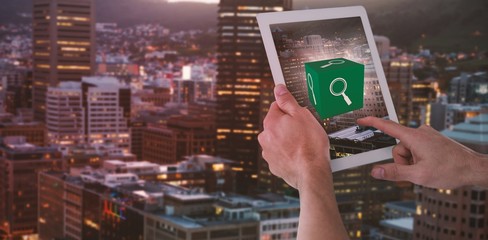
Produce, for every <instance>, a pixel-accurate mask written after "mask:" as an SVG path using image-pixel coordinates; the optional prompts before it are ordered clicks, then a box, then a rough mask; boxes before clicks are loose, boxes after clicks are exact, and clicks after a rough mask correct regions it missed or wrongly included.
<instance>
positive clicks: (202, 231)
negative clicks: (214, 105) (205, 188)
mask: <svg viewBox="0 0 488 240" xmlns="http://www.w3.org/2000/svg"><path fill="white" fill-rule="evenodd" d="M139 169H140V168H139ZM39 181H40V183H41V186H40V188H41V191H40V196H39V199H40V201H41V203H40V208H39V214H40V218H39V233H40V238H42V239H52V238H69V239H94V240H96V239H148V240H149V239H175V240H176V239H201V240H206V239H220V238H222V239H235V240H245V239H296V233H297V227H298V213H299V201H298V199H295V198H289V197H283V196H279V195H275V194H262V195H256V196H245V195H236V194H229V193H223V192H219V193H215V194H214V193H212V194H209V193H205V192H202V191H198V190H196V189H185V188H182V187H178V186H173V185H169V184H162V183H152V182H148V181H142V180H140V179H139V178H138V176H137V175H136V174H132V173H104V174H101V173H100V172H98V173H94V172H91V173H90V172H83V173H81V174H63V173H60V172H54V171H49V172H44V173H41V174H40V176H39ZM53 186H54V187H53ZM61 196H66V197H65V198H62V197H61ZM60 209H65V211H62V210H61V211H60Z"/></svg>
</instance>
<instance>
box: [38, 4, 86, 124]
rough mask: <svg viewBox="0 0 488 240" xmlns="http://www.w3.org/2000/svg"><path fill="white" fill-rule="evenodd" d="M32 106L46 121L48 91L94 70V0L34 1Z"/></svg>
mask: <svg viewBox="0 0 488 240" xmlns="http://www.w3.org/2000/svg"><path fill="white" fill-rule="evenodd" d="M33 5H34V6H33V59H34V62H33V64H34V66H33V67H34V72H33V107H34V116H35V119H36V120H38V121H42V122H44V121H45V117H46V92H47V88H48V87H53V86H57V84H58V83H60V82H65V81H75V82H80V81H81V78H82V77H83V76H91V75H93V73H94V71H95V27H94V25H95V10H94V7H95V4H94V0H34V1H33Z"/></svg>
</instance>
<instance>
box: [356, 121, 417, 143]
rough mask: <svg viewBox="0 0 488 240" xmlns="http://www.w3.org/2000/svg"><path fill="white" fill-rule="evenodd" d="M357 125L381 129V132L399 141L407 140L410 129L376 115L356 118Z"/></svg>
mask: <svg viewBox="0 0 488 240" xmlns="http://www.w3.org/2000/svg"><path fill="white" fill-rule="evenodd" d="M357 122H358V124H359V125H363V126H370V127H374V128H376V129H379V130H381V131H382V132H384V133H386V134H388V135H390V136H392V137H394V138H396V139H400V140H401V141H404V142H405V141H407V142H408V141H409V139H408V135H409V134H410V133H411V131H412V129H410V128H408V127H405V126H402V125H400V124H398V123H396V122H393V121H390V120H385V119H381V118H376V117H365V118H360V119H358V120H357Z"/></svg>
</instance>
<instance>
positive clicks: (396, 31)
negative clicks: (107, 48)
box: [0, 0, 488, 51]
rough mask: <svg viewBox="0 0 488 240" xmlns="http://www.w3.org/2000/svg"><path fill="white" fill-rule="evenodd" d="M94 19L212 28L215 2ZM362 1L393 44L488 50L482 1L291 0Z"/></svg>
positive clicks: (13, 11)
mask: <svg viewBox="0 0 488 240" xmlns="http://www.w3.org/2000/svg"><path fill="white" fill-rule="evenodd" d="M95 1H96V9H97V14H96V15H97V21H98V22H117V23H119V24H121V25H123V26H126V25H133V24H137V23H154V22H157V23H161V24H163V25H165V26H166V27H168V28H170V29H171V30H172V31H178V30H185V29H208V28H215V27H216V24H217V10H218V6H217V5H216V4H203V3H188V2H182V3H167V2H166V1H164V0H95ZM31 5H32V0H2V7H1V8H0V24H2V23H8V22H25V23H28V22H30V21H31V20H30V19H29V18H26V17H25V15H24V14H22V13H31V11H32V6H31ZM351 5H364V6H365V8H366V9H367V11H368V15H369V18H370V21H371V25H372V28H373V33H374V34H378V35H385V36H388V37H389V38H390V39H391V41H392V44H394V45H397V46H399V47H408V48H410V49H415V48H417V47H418V45H420V44H421V45H423V46H425V47H426V48H433V49H437V50H443V51H447V50H471V49H474V48H476V47H477V48H478V49H483V50H487V49H488V24H487V23H488V14H486V13H487V12H488V1H486V0H470V1H465V0H428V1H427V0H368V1H365V0H327V1H323V0H294V8H295V9H305V8H320V7H339V6H351Z"/></svg>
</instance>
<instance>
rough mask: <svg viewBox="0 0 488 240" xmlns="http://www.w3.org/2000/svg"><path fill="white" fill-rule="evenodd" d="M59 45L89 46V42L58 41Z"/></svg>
mask: <svg viewBox="0 0 488 240" xmlns="http://www.w3.org/2000/svg"><path fill="white" fill-rule="evenodd" d="M57 43H58V44H59V45H81V46H90V42H77V41H58V42H57Z"/></svg>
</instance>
